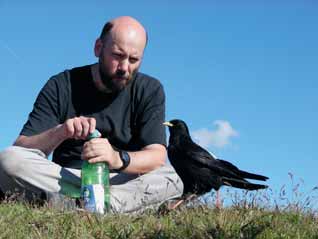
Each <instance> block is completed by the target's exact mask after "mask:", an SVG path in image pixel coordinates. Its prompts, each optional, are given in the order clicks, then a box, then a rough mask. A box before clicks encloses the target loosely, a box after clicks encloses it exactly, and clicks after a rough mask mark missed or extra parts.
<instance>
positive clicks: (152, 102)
mask: <svg viewBox="0 0 318 239" xmlns="http://www.w3.org/2000/svg"><path fill="white" fill-rule="evenodd" d="M144 92H147V93H145V94H144V95H143V98H142V101H141V104H140V106H139V107H138V108H139V109H140V111H139V114H138V123H137V124H138V126H139V127H138V134H139V143H140V144H141V146H142V147H144V146H146V145H149V144H162V145H166V132H165V127H164V125H163V122H164V120H165V93H164V89H163V86H162V85H161V84H160V82H159V81H157V80H152V81H150V82H149V84H147V85H146V86H145V89H144Z"/></svg>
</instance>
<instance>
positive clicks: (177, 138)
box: [164, 119, 268, 195]
mask: <svg viewBox="0 0 318 239" xmlns="http://www.w3.org/2000/svg"><path fill="white" fill-rule="evenodd" d="M164 125H166V126H168V127H169V132H170V138H169V146H168V157H169V159H170V162H171V164H172V166H173V167H174V168H175V170H176V172H177V174H178V175H179V176H180V178H181V180H182V181H183V184H184V191H183V195H189V194H196V195H202V194H204V193H207V192H210V191H211V189H215V190H219V188H220V187H221V186H223V185H227V186H232V187H236V188H241V189H247V190H257V189H264V188H267V186H266V185H262V184H254V183H251V182H249V181H247V180H246V179H256V180H262V181H266V180H267V179H268V177H265V176H262V175H258V174H253V173H249V172H245V171H242V170H240V169H238V168H237V167H236V166H234V165H233V164H231V163H230V162H227V161H225V160H222V159H217V158H215V157H213V156H212V155H211V154H210V153H209V152H208V151H206V150H205V149H204V148H202V147H200V146H199V145H198V144H196V143H194V142H193V141H192V139H191V137H190V133H189V129H188V127H187V125H186V123H185V122H184V121H182V120H179V119H175V120H171V121H169V122H165V123H164Z"/></svg>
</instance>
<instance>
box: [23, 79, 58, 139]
mask: <svg viewBox="0 0 318 239" xmlns="http://www.w3.org/2000/svg"><path fill="white" fill-rule="evenodd" d="M58 89H59V87H58V77H52V78H51V79H49V81H48V82H47V83H46V84H45V85H44V87H43V88H42V89H41V91H40V93H39V94H38V96H37V98H36V101H35V103H34V105H33V110H32V111H31V113H30V114H29V117H28V120H27V122H26V123H25V124H24V126H23V128H22V130H21V132H20V135H25V136H33V135H36V134H39V133H42V132H44V131H46V130H48V129H50V128H53V127H55V126H56V125H58V124H59V123H60V121H61V109H60V104H59V95H60V92H59V90H58Z"/></svg>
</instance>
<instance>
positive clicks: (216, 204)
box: [215, 190, 222, 209]
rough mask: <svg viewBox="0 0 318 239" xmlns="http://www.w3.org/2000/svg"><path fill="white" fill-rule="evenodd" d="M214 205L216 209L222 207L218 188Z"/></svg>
mask: <svg viewBox="0 0 318 239" xmlns="http://www.w3.org/2000/svg"><path fill="white" fill-rule="evenodd" d="M215 206H216V208H217V209H221V208H222V202H221V195H220V190H217V191H216V203H215Z"/></svg>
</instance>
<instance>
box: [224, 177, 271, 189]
mask: <svg viewBox="0 0 318 239" xmlns="http://www.w3.org/2000/svg"><path fill="white" fill-rule="evenodd" d="M223 182H224V184H225V185H227V186H231V187H235V188H241V189H246V190H258V189H265V188H268V186H267V185H263V184H256V183H250V182H249V181H247V180H240V179H234V178H223Z"/></svg>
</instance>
